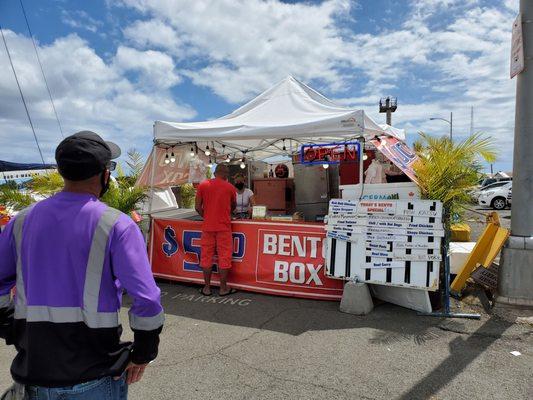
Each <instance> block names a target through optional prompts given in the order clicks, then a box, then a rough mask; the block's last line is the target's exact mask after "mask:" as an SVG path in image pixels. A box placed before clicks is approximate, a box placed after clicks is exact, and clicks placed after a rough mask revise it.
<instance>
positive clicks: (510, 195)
mask: <svg viewBox="0 0 533 400" xmlns="http://www.w3.org/2000/svg"><path fill="white" fill-rule="evenodd" d="M511 200H513V188H512V187H511V188H509V193H507V205H508V206H509V208H511V203H512V201H511Z"/></svg>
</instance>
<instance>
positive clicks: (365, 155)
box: [363, 153, 368, 161]
mask: <svg viewBox="0 0 533 400" xmlns="http://www.w3.org/2000/svg"><path fill="white" fill-rule="evenodd" d="M363 160H365V161H366V160H368V154H366V153H363Z"/></svg>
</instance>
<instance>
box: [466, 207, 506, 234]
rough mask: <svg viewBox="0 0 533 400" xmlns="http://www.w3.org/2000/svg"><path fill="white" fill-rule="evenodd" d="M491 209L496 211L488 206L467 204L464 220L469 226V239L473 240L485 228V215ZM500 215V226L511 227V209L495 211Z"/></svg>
mask: <svg viewBox="0 0 533 400" xmlns="http://www.w3.org/2000/svg"><path fill="white" fill-rule="evenodd" d="M492 211H496V210H494V209H492V208H490V207H482V206H478V205H475V206H474V205H472V206H469V210H467V211H466V212H465V222H466V223H467V224H468V225H469V226H470V229H471V232H470V240H471V241H472V242H475V241H476V240H477V239H478V238H479V236H480V235H481V233H482V232H483V230H484V229H485V226H486V224H485V219H486V217H485V216H486V215H487V214H489V213H490V212H492ZM496 212H497V213H498V216H499V217H500V224H501V226H502V227H504V228H507V229H511V209H510V208H506V209H504V210H499V211H496Z"/></svg>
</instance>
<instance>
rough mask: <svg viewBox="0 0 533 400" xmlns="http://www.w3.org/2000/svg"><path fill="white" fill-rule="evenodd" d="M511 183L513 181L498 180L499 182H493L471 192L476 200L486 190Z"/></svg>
mask: <svg viewBox="0 0 533 400" xmlns="http://www.w3.org/2000/svg"><path fill="white" fill-rule="evenodd" d="M509 183H512V181H498V182H492V183H490V184H488V185H485V186H482V187H481V188H479V189H475V190H473V191H472V192H471V193H470V194H471V196H472V197H473V198H474V199H475V200H479V196H480V195H481V193H482V192H484V191H485V190H493V189H496V188H500V187H503V186H506V185H508V184H509ZM505 198H507V196H505Z"/></svg>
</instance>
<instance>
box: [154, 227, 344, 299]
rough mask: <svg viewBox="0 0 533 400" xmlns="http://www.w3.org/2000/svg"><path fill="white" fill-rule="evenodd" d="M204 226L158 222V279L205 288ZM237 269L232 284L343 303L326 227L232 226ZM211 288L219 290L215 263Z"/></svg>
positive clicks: (156, 260)
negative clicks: (328, 267)
mask: <svg viewBox="0 0 533 400" xmlns="http://www.w3.org/2000/svg"><path fill="white" fill-rule="evenodd" d="M201 228H202V223H201V222H200V221H190V220H184V219H173V218H155V219H154V220H153V224H152V233H151V246H150V261H151V264H152V269H153V273H154V276H156V277H160V278H166V279H170V280H176V281H183V282H194V283H199V284H201V283H203V276H202V270H201V269H200V266H199V262H200V251H201V250H200V238H201V234H202V229H201ZM232 231H233V266H232V269H231V272H230V274H229V277H228V283H229V284H230V285H231V286H232V287H235V288H237V289H242V290H248V291H253V292H259V293H268V294H273V295H281V296H291V297H301V298H312V299H321V300H340V298H341V297H342V291H343V285H344V282H343V281H342V280H337V279H331V278H328V277H326V276H325V266H324V254H325V231H324V225H323V224H319V223H306V222H272V221H255V220H253V221H234V222H232ZM214 272H215V273H214V274H213V278H212V283H213V284H215V285H218V283H219V281H218V275H217V274H216V258H215V266H214Z"/></svg>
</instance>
